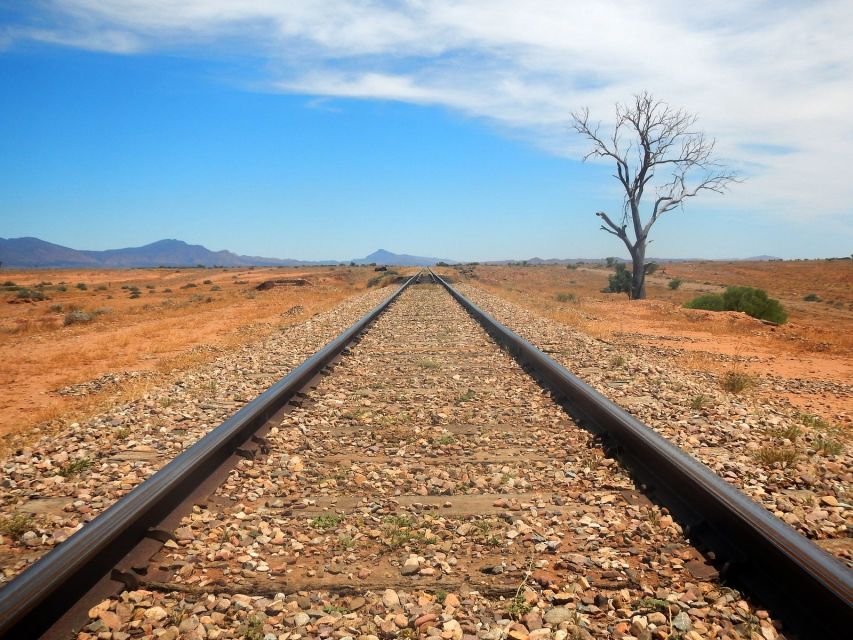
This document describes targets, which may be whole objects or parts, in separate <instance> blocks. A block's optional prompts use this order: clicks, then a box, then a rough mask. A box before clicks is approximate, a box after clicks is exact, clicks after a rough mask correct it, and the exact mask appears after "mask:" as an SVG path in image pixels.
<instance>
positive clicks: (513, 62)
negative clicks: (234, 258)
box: [0, 0, 853, 260]
mask: <svg viewBox="0 0 853 640" xmlns="http://www.w3.org/2000/svg"><path fill="white" fill-rule="evenodd" d="M158 4H162V5H163V6H162V7H161V8H160V9H159V10H158V8H157V6H156V5H158ZM169 4H170V3H165V2H160V0H156V1H155V0H148V1H147V2H141V0H139V1H137V0H101V1H99V2H95V1H94V0H56V1H53V2H36V3H20V4H19V5H12V8H11V9H9V8H7V9H5V10H2V9H0V96H2V99H0V236H2V237H7V238H8V237H18V236H37V237H40V238H43V239H45V240H49V241H51V242H56V243H59V244H63V245H66V246H72V247H75V248H82V249H106V248H116V247H120V246H137V245H141V244H145V243H148V242H152V241H155V240H158V239H161V238H166V237H174V238H179V239H183V240H186V241H189V242H192V243H199V244H204V245H205V246H207V247H209V248H211V249H223V248H227V249H230V250H233V251H236V252H238V253H244V254H252V255H263V256H274V257H293V258H302V259H326V258H334V259H348V258H351V257H358V256H363V255H365V254H367V253H369V252H371V251H373V250H374V249H376V248H379V247H383V248H386V249H389V250H392V251H398V252H406V253H417V254H422V255H433V256H439V257H448V258H453V259H477V260H484V259H499V258H525V257H532V256H540V257H595V256H606V255H624V254H625V251H624V248H623V247H621V246H620V243H619V242H618V240H616V239H615V238H613V237H612V236H608V235H607V234H605V233H604V232H602V231H599V230H598V224H597V222H598V220H597V218H595V216H594V215H593V214H594V212H595V211H597V210H599V209H603V210H605V211H610V212H616V213H618V211H619V210H620V207H621V196H620V193H619V191H618V184H617V183H616V181H615V180H614V179H613V178H612V177H611V174H612V168H611V167H610V166H609V165H607V164H605V163H582V162H580V158H581V157H582V155H583V151H584V148H585V143H584V142H583V141H582V140H580V139H577V138H576V137H574V136H572V135H571V134H570V132H569V124H570V120H569V113H570V112H571V111H572V110H573V109H577V108H579V107H581V106H584V105H588V106H589V107H590V109H591V111H592V113H593V116H594V117H595V118H596V119H601V120H603V121H605V123H606V122H607V121H608V120H612V114H613V103H614V102H615V101H617V100H626V99H628V98H630V95H631V93H632V92H634V91H638V90H641V89H643V88H648V89H650V90H652V91H654V92H656V93H657V94H658V95H660V96H661V97H663V98H665V99H667V100H668V101H670V102H672V103H673V104H676V105H678V106H685V107H687V108H689V109H691V110H692V111H696V112H698V113H699V115H700V117H701V118H702V119H701V121H700V122H701V124H703V125H704V127H703V128H705V129H706V131H707V132H708V133H709V134H711V135H713V136H716V137H717V139H718V150H719V154H720V156H721V157H723V158H724V159H725V160H726V161H727V162H728V163H729V164H730V165H732V166H734V167H735V168H737V169H738V170H739V171H740V172H741V173H742V174H743V175H744V176H745V177H746V178H747V180H746V181H745V182H744V183H743V184H740V185H735V186H734V187H733V189H732V191H731V193H729V194H727V195H726V196H717V195H715V194H710V195H708V196H701V197H699V198H697V199H695V200H693V201H691V202H690V203H689V204H688V205H687V207H686V209H685V210H684V211H674V212H672V213H670V214H667V216H666V217H664V218H662V220H661V221H660V222H659V223H658V224H657V225H656V226H655V229H654V231H653V233H652V237H653V239H654V242H653V244H652V245H651V247H650V249H649V254H650V255H654V256H667V257H688V256H689V257H710V258H725V257H745V256H750V255H758V254H772V255H778V256H783V257H823V256H832V255H848V254H850V252H851V246H853V244H851V240H853V231H851V226H853V225H851V220H853V215H851V213H853V210H851V205H850V204H849V203H850V202H853V197H851V196H853V189H851V182H850V181H849V179H847V178H846V177H845V175H846V172H845V171H844V170H842V169H840V168H839V167H846V166H850V164H849V163H848V164H846V165H845V164H844V163H845V162H847V161H848V160H850V161H853V157H851V156H850V153H851V152H850V149H851V148H853V135H851V131H853V128H851V123H850V118H849V113H851V112H853V100H851V91H853V90H851V88H850V87H853V73H851V66H853V64H851V62H850V61H851V60H853V56H850V55H847V54H850V53H851V52H850V51H846V50H845V48H847V49H849V48H850V45H849V44H847V43H840V44H839V41H838V40H835V44H834V45H833V46H830V44H831V42H830V41H831V40H832V39H833V37H834V36H836V35H837V34H836V33H835V30H836V29H842V30H843V29H845V28H846V27H845V26H844V25H845V24H846V25H847V26H850V19H849V16H847V18H845V17H844V16H845V13H844V12H839V6H841V8H843V3H841V5H839V4H838V3H832V2H826V3H814V4H813V5H810V8H807V9H803V10H801V9H799V8H798V5H791V6H790V7H787V8H785V7H784V5H776V6H778V7H782V8H781V9H778V11H779V13H778V15H772V12H773V11H775V10H776V9H772V8H771V7H768V6H766V5H764V3H753V4H752V5H750V4H749V3H737V4H732V5H726V3H723V4H724V5H725V6H724V7H723V9H721V10H719V13H718V14H717V15H711V16H710V17H709V16H705V15H703V16H702V17H701V20H700V19H699V17H697V16H693V17H692V18H694V19H688V20H687V21H686V22H682V23H678V24H675V23H673V24H670V23H667V22H666V20H667V19H668V18H667V16H669V15H670V14H671V11H668V10H667V7H666V4H667V3H665V2H661V3H659V6H657V7H653V10H652V11H651V13H649V14H648V15H647V14H645V13H644V14H642V15H634V14H630V13H626V12H625V11H623V10H622V9H619V8H618V6H617V5H618V3H617V5H613V6H611V5H610V4H609V3H602V5H601V7H603V8H601V7H599V8H597V9H594V10H591V15H589V16H583V12H580V14H579V15H581V18H575V17H572V18H571V19H569V18H567V17H566V15H564V14H563V6H562V3H557V4H554V3H544V4H543V5H542V7H539V9H540V11H539V13H538V14H534V15H536V16H539V15H540V14H541V15H542V16H544V17H549V15H550V17H551V18H552V19H551V20H544V21H543V20H539V19H538V18H536V19H531V18H530V15H528V14H524V15H515V14H513V13H512V12H513V11H514V9H513V8H512V7H513V6H517V5H513V4H512V3H509V4H506V5H504V3H502V2H493V3H486V4H478V3H477V2H473V1H471V2H461V3H451V4H449V5H446V6H444V3H442V2H436V3H433V4H430V5H428V7H427V8H425V7H424V5H422V4H420V3H407V2H401V3H381V2H376V3H370V2H368V3H358V4H352V3H346V2H329V3H299V2H293V3H287V4H288V5H289V6H288V7H287V8H278V9H270V7H269V4H270V3H265V2H261V1H260V0H247V2H245V3H237V4H240V5H241V8H240V9H239V10H238V9H235V8H234V6H233V5H234V3H227V2H220V1H219V0H208V1H202V0H189V1H188V2H186V3H182V4H183V8H182V9H181V10H180V11H177V10H172V9H171V8H170V7H169ZM282 4H284V3H282ZM321 4H323V5H325V6H324V9H325V10H324V11H318V10H317V7H318V6H320V5H321ZM654 4H655V3H651V5H654ZM742 5H749V6H747V7H746V9H744V8H743V6H742ZM442 7H443V10H442ZM747 9H748V10H750V11H753V12H754V13H756V14H757V13H758V12H760V11H765V13H767V12H769V13H770V15H769V18H767V19H764V20H763V21H762V22H761V25H760V28H759V26H756V25H754V24H753V25H750V24H749V22H750V20H751V19H755V16H753V15H752V14H751V13H744V11H746V10H747ZM231 11H237V13H233V14H232V13H229V12H231ZM655 11H657V12H658V13H655ZM847 13H849V12H847ZM551 14H552V15H551ZM688 18H691V16H688ZM845 19H846V23H845ZM643 20H646V21H648V22H649V24H655V25H657V26H656V29H657V30H658V31H660V36H661V37H665V36H666V35H667V34H668V33H670V34H677V35H678V38H677V39H676V41H675V42H673V43H672V45H671V47H672V48H678V47H679V46H680V44H681V42H682V41H683V42H684V45H683V46H682V47H681V48H680V49H679V51H680V52H681V56H680V57H681V58H683V59H676V57H674V56H673V55H672V49H669V50H667V49H666V48H663V47H661V45H659V44H655V45H652V46H650V47H647V51H646V56H648V57H651V58H652V59H653V61H656V62H657V65H656V66H655V65H652V64H651V63H649V64H647V65H645V66H644V65H643V64H638V65H637V66H638V67H641V68H640V69H639V70H638V71H636V72H635V73H634V74H633V75H634V76H635V77H625V73H624V71H623V70H621V69H619V68H618V65H616V64H615V62H614V61H615V60H617V59H618V58H619V56H620V54H624V53H625V52H624V51H622V50H621V49H622V48H624V47H628V48H630V46H631V45H632V43H631V42H630V39H629V40H627V41H626V42H621V41H620V40H619V37H618V36H619V35H620V34H621V35H627V34H629V32H632V31H633V30H634V29H636V28H637V26H638V24H639V25H640V26H641V25H642V21H643ZM655 20H658V21H659V22H655ZM735 20H736V21H735ZM638 21H639V22H638ZM839 22H841V23H842V24H840V25H839V24H838V23H839ZM601 24H604V25H606V28H607V30H608V37H604V38H601V37H599V38H596V39H595V40H594V44H589V46H586V48H585V49H584V51H583V56H581V54H580V53H579V51H574V52H573V51H572V50H571V49H569V50H564V49H563V47H564V46H568V45H564V42H565V41H566V40H569V41H571V39H572V37H574V38H582V37H583V34H584V32H585V31H589V30H591V29H592V28H593V27H595V26H596V25H601ZM732 25H746V26H750V27H751V29H752V30H751V31H750V32H749V34H748V35H747V34H745V33H741V32H740V31H739V30H738V29H737V28H734V26H732ZM629 26H630V28H629ZM815 26H819V27H822V30H817V31H815V30H812V31H811V32H812V33H813V34H814V33H818V34H825V35H823V36H820V37H825V38H826V39H827V41H826V42H820V41H816V37H811V38H808V39H805V38H804V39H800V40H798V38H797V37H796V36H797V34H798V33H799V32H798V30H799V29H802V30H807V29H812V27H815ZM609 31H612V32H613V33H609ZM519 34H520V35H519ZM673 37H674V36H673ZM602 40H603V42H601V41H602ZM697 42H698V44H696V43H697ZM721 43H724V44H725V45H726V52H725V53H724V54H723V53H719V52H720V51H722V49H721ZM575 46H577V47H581V46H585V45H584V43H583V42H581V43H578V44H577V45H575ZM685 47H692V48H688V49H685ZM750 47H753V48H755V47H757V51H758V52H759V53H758V54H756V53H755V51H754V50H751V49H750ZM791 50H793V51H791ZM708 51H715V52H718V53H716V54H715V56H716V57H714V56H711V57H712V59H711V60H710V61H709V60H706V59H705V58H703V57H702V56H707V55H708ZM737 52H739V53H740V54H741V55H742V56H747V57H745V58H743V59H741V60H737V59H735V58H734V57H733V55H734V53H737ZM750 53H751V55H750ZM573 54H574V55H575V57H572V55H573ZM780 56H781V58H780ZM567 60H569V61H571V62H567ZM685 60H686V61H687V62H690V61H691V60H693V61H694V62H695V66H696V67H697V68H694V69H692V70H691V73H692V74H693V78H694V80H693V81H692V82H690V81H688V80H687V79H682V80H680V81H673V80H672V78H673V77H678V76H677V73H679V72H681V73H683V72H684V68H683V66H684V64H685ZM700 61H701V62H700ZM757 78H758V80H756V79H757ZM709 83H714V88H715V93H710V92H709V89H708V86H707V85H708V84H709ZM807 83H808V84H807ZM747 88H748V91H749V92H750V93H749V95H743V94H744V91H746V90H747ZM770 105H772V111H771V110H770ZM815 194H819V197H818V198H816V197H815Z"/></svg>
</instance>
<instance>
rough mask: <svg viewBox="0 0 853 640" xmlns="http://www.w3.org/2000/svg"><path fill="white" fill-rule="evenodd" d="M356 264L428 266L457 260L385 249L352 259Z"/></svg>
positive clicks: (455, 262)
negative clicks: (411, 254)
mask: <svg viewBox="0 0 853 640" xmlns="http://www.w3.org/2000/svg"><path fill="white" fill-rule="evenodd" d="M353 262H355V263H356V264H372V263H374V262H375V263H376V264H391V265H397V266H401V267H430V266H432V265H434V264H437V263H439V262H444V263H447V264H457V262H458V261H457V260H449V259H447V258H425V257H424V256H410V255H409V254H407V253H391V252H390V251H386V250H385V249H379V250H378V251H374V252H373V253H371V254H370V255H369V256H366V257H364V258H359V259H357V260H353Z"/></svg>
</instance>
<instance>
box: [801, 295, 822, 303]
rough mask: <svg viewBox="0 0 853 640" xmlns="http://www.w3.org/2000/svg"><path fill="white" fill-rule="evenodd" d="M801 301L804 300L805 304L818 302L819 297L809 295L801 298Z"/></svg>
mask: <svg viewBox="0 0 853 640" xmlns="http://www.w3.org/2000/svg"><path fill="white" fill-rule="evenodd" d="M803 300H805V301H806V302H820V296H819V295H817V294H816V293H809V294H807V295H805V296H803Z"/></svg>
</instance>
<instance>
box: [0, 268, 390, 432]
mask: <svg viewBox="0 0 853 640" xmlns="http://www.w3.org/2000/svg"><path fill="white" fill-rule="evenodd" d="M375 275H376V274H374V272H373V269H372V268H370V267H361V268H344V267H338V268H312V269H281V268H269V269H265V268H255V269H247V268H241V269H133V270H65V269H63V270H28V271H11V270H4V271H3V276H2V279H0V281H2V282H4V283H6V284H5V285H4V286H2V287H0V363H2V364H0V385H2V388H3V395H2V397H0V435H2V434H8V433H20V432H23V431H26V430H27V429H28V428H30V427H32V426H33V425H36V424H40V423H44V422H47V421H58V420H59V419H60V418H62V417H63V416H73V419H75V420H79V419H81V418H83V417H85V415H88V414H91V413H92V412H95V411H97V410H98V409H99V408H101V407H104V406H106V405H108V404H109V403H112V402H116V401H118V400H120V399H130V398H131V397H135V396H138V395H139V394H141V393H142V392H144V390H145V388H146V387H147V386H148V385H151V384H154V383H155V382H157V381H158V380H165V379H167V378H168V377H169V376H172V377H174V375H175V373H174V372H176V371H180V370H184V369H188V368H190V367H193V366H196V365H199V364H202V363H203V362H205V361H207V360H210V359H212V358H213V357H215V356H216V355H218V353H219V352H221V351H222V350H227V349H233V348H236V347H238V346H240V345H243V344H246V343H248V342H252V341H255V340H259V339H261V338H262V337H264V336H265V335H268V334H269V333H270V332H272V331H274V330H276V329H277V328H278V327H280V326H282V325H285V324H291V323H296V322H304V321H305V320H307V319H309V318H310V317H311V316H312V315H314V314H315V313H318V312H320V311H323V310H325V309H328V308H330V307H332V306H334V305H335V304H337V303H338V302H340V301H341V300H342V299H344V298H346V297H349V296H352V295H355V294H357V293H359V292H361V291H363V290H364V289H365V288H366V286H367V282H368V280H369V279H370V278H371V277H373V276H375ZM271 279H288V280H296V279H303V280H305V281H307V283H299V282H298V281H297V283H296V284H290V285H287V284H285V285H284V286H276V287H273V288H271V289H269V290H266V291H257V290H256V287H257V285H258V284H260V283H261V282H263V281H266V280H271ZM39 283H42V284H41V287H40V290H41V291H42V292H43V293H44V295H45V296H46V297H47V299H46V300H43V301H37V302H21V300H23V298H21V297H20V294H19V291H18V290H17V289H16V288H15V287H14V286H13V284H14V285H15V286H24V287H28V288H31V289H33V290H35V288H36V287H37V285H39ZM134 287H135V288H136V289H133V288H134ZM63 288H64V289H65V290H64V291H63V290H62V289H63ZM134 290H138V294H134V293H133V292H134ZM74 310H82V311H84V312H86V313H88V314H90V315H91V317H92V319H91V320H90V321H87V322H80V323H72V324H66V323H68V322H70V320H71V319H72V318H73V317H74V316H72V315H69V314H71V313H72V312H73V311H74ZM127 371H147V372H150V374H149V375H147V376H140V377H139V378H137V379H130V380H127V381H124V382H121V383H119V384H116V385H108V386H107V388H106V389H105V391H104V392H103V393H96V394H93V395H87V396H84V397H76V396H65V395H61V394H59V393H58V390H59V389H61V388H63V387H66V386H68V385H74V384H79V383H84V382H87V381H90V380H94V379H97V378H98V377H99V376H102V375H104V374H109V373H122V372H127Z"/></svg>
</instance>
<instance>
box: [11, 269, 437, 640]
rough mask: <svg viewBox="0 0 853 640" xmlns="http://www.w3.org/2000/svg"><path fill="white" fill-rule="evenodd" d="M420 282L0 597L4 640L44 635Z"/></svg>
mask: <svg viewBox="0 0 853 640" xmlns="http://www.w3.org/2000/svg"><path fill="white" fill-rule="evenodd" d="M419 276H420V274H418V275H416V276H413V277H412V278H409V280H407V281H406V282H405V283H403V284H402V285H401V286H400V287H399V288H398V289H397V290H396V291H395V292H394V293H393V294H391V295H390V296H388V297H387V298H386V299H385V300H384V301H383V302H381V303H380V304H379V305H377V306H376V307H374V308H373V309H372V310H371V311H370V312H368V313H367V314H366V315H365V316H363V317H362V318H361V319H360V320H358V321H357V322H356V323H354V324H353V325H352V326H350V327H349V328H348V329H346V330H345V331H344V332H343V333H341V334H340V335H338V336H337V337H336V338H335V339H334V340H332V341H331V342H330V343H328V344H327V345H326V346H325V347H323V348H322V349H321V350H320V351H318V352H317V353H315V354H314V355H313V356H311V357H310V358H308V359H307V360H306V361H305V362H303V363H302V364H301V365H299V366H298V367H296V368H295V369H293V370H292V371H291V372H290V373H288V374H287V375H286V376H284V377H283V378H282V379H281V380H279V381H278V382H276V383H274V384H273V385H272V386H271V387H270V388H269V389H267V390H266V391H264V392H263V393H261V394H260V395H259V396H258V397H257V398H255V399H254V400H252V401H251V402H249V403H248V404H247V405H246V406H244V407H243V408H242V409H240V410H239V411H238V412H237V413H235V414H234V415H233V416H231V417H230V418H228V419H227V420H225V422H223V423H222V424H221V425H219V426H218V427H216V428H215V429H214V430H213V431H211V432H210V433H208V434H207V435H205V436H204V437H202V438H201V439H199V440H198V441H197V442H196V443H195V444H193V445H192V446H190V447H189V448H188V449H186V450H185V451H184V452H183V453H181V454H179V455H178V456H177V457H176V458H175V459H174V460H172V461H171V462H169V463H168V464H167V465H166V466H164V467H163V468H162V469H160V470H159V471H157V472H156V473H154V474H153V475H152V476H150V477H149V478H148V479H146V480H145V481H143V482H142V483H140V484H139V485H137V486H136V487H135V488H134V489H133V490H132V491H130V492H129V493H128V494H127V495H125V496H123V497H122V498H120V499H119V500H118V501H116V502H115V503H114V504H113V505H112V506H111V507H109V508H108V509H107V510H106V511H104V512H103V513H101V514H100V515H98V516H97V517H96V518H94V519H93V520H92V521H90V522H89V523H87V524H86V525H85V526H84V527H82V528H81V529H80V530H79V531H77V532H76V533H74V535H72V536H71V537H69V538H68V539H67V540H66V541H65V542H62V543H61V544H59V545H58V546H56V547H55V548H54V549H52V550H51V551H50V552H48V553H47V554H45V555H44V556H42V557H41V558H40V559H39V560H38V561H37V562H35V563H33V564H32V565H31V566H30V567H28V568H27V569H26V570H25V571H23V572H22V573H21V574H19V575H18V576H16V577H15V578H14V579H13V580H11V581H10V582H9V583H8V584H7V585H6V586H5V587H3V588H2V589H0V637H2V638H9V639H12V638H14V639H16V640H17V639H22V638H37V637H39V636H41V635H42V634H43V633H45V631H46V630H48V629H49V628H50V627H51V625H53V624H54V623H55V622H56V621H57V620H59V619H60V618H61V617H62V616H63V615H64V614H65V612H66V611H68V610H69V609H70V608H71V607H72V606H74V604H75V603H76V601H77V600H78V599H79V598H80V594H81V593H84V592H86V591H87V590H88V589H89V588H91V587H92V586H94V585H95V584H97V583H98V582H100V581H102V580H104V579H105V577H109V575H110V572H111V571H112V569H113V568H114V567H115V566H116V565H117V563H119V561H121V559H122V558H124V557H125V556H126V554H127V553H128V552H129V551H130V550H131V549H132V548H134V547H135V545H137V544H139V543H140V542H141V541H142V540H143V539H145V538H146V535H147V534H149V532H150V529H151V528H152V527H155V526H156V525H157V524H158V523H159V522H162V521H163V519H164V518H165V517H166V516H167V515H168V514H169V512H170V511H172V510H173V509H175V508H176V507H177V506H178V505H180V504H181V503H182V502H183V501H184V499H185V498H186V497H187V496H189V495H191V494H192V492H193V490H194V488H196V487H198V486H199V484H201V483H202V482H203V481H204V480H205V479H206V478H207V476H208V475H209V474H210V473H211V470H213V469H215V468H217V467H218V466H219V465H220V464H222V463H223V462H224V461H226V460H227V459H228V458H229V457H231V456H232V455H233V454H234V453H235V452H237V451H238V449H239V448H240V447H241V446H242V445H243V444H244V443H245V442H247V441H248V440H250V439H251V437H252V435H253V434H254V433H255V432H256V431H257V430H258V429H259V428H260V427H262V426H263V425H264V424H265V423H266V422H267V421H268V420H269V419H270V418H271V417H272V416H273V415H274V414H276V412H278V411H279V410H281V409H282V408H283V407H284V406H285V405H286V404H287V403H288V402H289V401H290V400H291V399H292V398H293V396H294V395H295V394H296V393H297V392H298V391H299V390H300V389H303V388H304V387H305V386H306V385H308V384H309V383H310V382H311V381H312V380H313V379H314V378H315V377H316V376H317V375H318V374H320V372H321V371H322V370H323V369H324V368H326V367H327V366H328V365H329V363H330V362H332V361H333V360H334V358H336V357H337V356H338V355H339V354H340V353H341V352H342V351H343V350H344V349H345V348H346V347H347V346H348V345H349V344H350V343H352V342H353V341H354V340H355V339H357V338H358V336H359V335H360V334H361V333H362V332H363V331H364V330H365V329H366V328H367V327H368V326H369V325H370V324H371V323H372V322H373V321H374V320H375V319H376V318H377V317H378V316H379V315H380V314H381V313H382V312H383V311H385V309H387V308H388V306H389V305H390V304H391V303H392V302H393V301H394V300H395V299H396V298H397V297H398V296H399V295H400V294H401V293H402V292H403V291H404V290H405V289H406V287H408V286H409V285H410V284H411V283H412V282H413V281H414V280H416V279H417V278H418V277H419ZM117 584H118V583H117Z"/></svg>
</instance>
